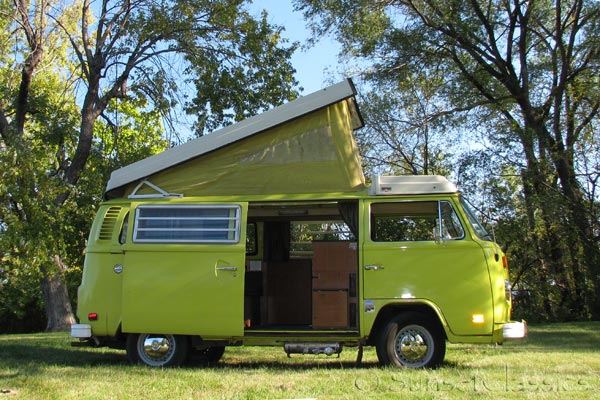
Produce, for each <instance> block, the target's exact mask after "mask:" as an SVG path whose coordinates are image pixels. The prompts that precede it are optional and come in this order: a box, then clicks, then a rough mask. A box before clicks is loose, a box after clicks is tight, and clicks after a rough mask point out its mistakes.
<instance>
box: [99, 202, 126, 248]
mask: <svg viewBox="0 0 600 400" xmlns="http://www.w3.org/2000/svg"><path fill="white" fill-rule="evenodd" d="M120 212H121V207H111V208H109V209H108V210H107V211H106V214H105V215H104V221H102V226H101V227H100V231H99V232H98V240H111V239H112V236H113V232H114V230H115V224H116V223H117V219H118V218H119V213H120Z"/></svg>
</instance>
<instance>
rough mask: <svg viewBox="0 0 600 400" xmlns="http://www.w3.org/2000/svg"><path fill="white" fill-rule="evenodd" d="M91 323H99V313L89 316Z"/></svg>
mask: <svg viewBox="0 0 600 400" xmlns="http://www.w3.org/2000/svg"><path fill="white" fill-rule="evenodd" d="M88 320H89V321H98V313H95V312H91V313H89V314H88Z"/></svg>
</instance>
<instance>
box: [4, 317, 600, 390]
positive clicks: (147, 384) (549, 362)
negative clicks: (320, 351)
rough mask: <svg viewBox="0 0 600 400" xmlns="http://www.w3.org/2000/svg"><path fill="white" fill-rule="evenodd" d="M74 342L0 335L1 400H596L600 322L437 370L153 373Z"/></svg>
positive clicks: (263, 360) (240, 359) (284, 365)
mask: <svg viewBox="0 0 600 400" xmlns="http://www.w3.org/2000/svg"><path fill="white" fill-rule="evenodd" d="M69 342H70V338H69V337H68V334H66V333H65V334H34V335H4V336H0V400H4V399H6V400H13V399H61V400H62V399H77V400H82V399H119V400H120V399H136V400H137V399H148V400H150V399H306V398H315V399H340V398H342V399H343V398H346V399H382V398H389V399H415V398H417V399H418V398H421V399H465V398H470V399H473V398H481V399H489V398H494V399H528V400H529V399H555V398H565V399H573V398H577V399H578V400H580V399H596V398H598V392H599V391H600V322H591V323H568V324H552V325H538V326H530V335H529V338H528V339H527V340H525V341H522V342H510V343H506V344H505V345H503V346H488V345H449V346H448V351H447V354H446V359H445V363H444V365H443V366H442V368H440V369H437V370H417V371H414V370H399V369H394V368H383V367H380V366H379V365H378V364H377V358H376V355H375V351H374V350H373V349H371V348H367V349H365V354H364V357H363V363H362V364H361V365H356V364H355V362H354V361H355V359H356V349H353V348H346V349H345V350H344V351H343V352H342V354H341V357H340V358H337V357H335V356H332V357H327V356H324V355H323V356H300V355H292V357H291V358H287V356H286V354H285V353H284V351H283V349H282V348H268V347H264V348H263V347H248V348H245V347H237V348H236V347H230V348H227V351H226V352H225V356H224V357H223V359H222V360H221V361H220V362H219V364H218V365H216V366H214V367H209V368H204V367H200V366H194V365H190V366H187V367H185V368H177V369H164V370H163V369H151V368H147V367H143V366H132V365H129V364H128V363H127V359H126V356H125V353H124V352H123V351H117V350H109V349H90V348H72V347H70V346H69Z"/></svg>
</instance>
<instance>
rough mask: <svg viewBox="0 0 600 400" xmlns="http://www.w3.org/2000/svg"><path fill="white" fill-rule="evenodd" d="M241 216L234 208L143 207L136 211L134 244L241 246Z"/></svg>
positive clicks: (193, 206) (216, 206) (225, 206)
mask: <svg viewBox="0 0 600 400" xmlns="http://www.w3.org/2000/svg"><path fill="white" fill-rule="evenodd" d="M240 214H241V210H240V207H238V206H234V205H232V206H229V205H141V206H139V207H138V208H137V209H136V211H135V222H134V230H133V241H134V242H138V243H237V242H238V241H239V238H240Z"/></svg>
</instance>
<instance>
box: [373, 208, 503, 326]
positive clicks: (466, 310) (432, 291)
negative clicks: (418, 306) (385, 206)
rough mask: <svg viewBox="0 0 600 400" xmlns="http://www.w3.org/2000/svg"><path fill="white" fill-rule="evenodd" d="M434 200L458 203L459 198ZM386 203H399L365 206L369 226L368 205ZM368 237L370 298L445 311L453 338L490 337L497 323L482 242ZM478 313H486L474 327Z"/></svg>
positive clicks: (468, 238) (442, 312) (443, 315)
mask: <svg viewBox="0 0 600 400" xmlns="http://www.w3.org/2000/svg"><path fill="white" fill-rule="evenodd" d="M422 199H423V198H418V199H417V198H413V199H411V200H422ZM435 199H436V200H438V199H439V200H448V201H452V200H457V198H456V197H454V198H439V197H438V198H435ZM386 201H388V202H397V201H398V200H397V199H390V200H388V199H376V200H373V201H368V202H366V204H365V213H364V215H365V216H364V217H363V221H364V224H368V223H369V221H368V219H369V217H368V212H367V211H368V206H369V205H370V204H371V203H374V202H377V203H382V202H386ZM453 205H454V208H455V210H458V209H460V208H459V207H458V204H457V202H453ZM464 225H465V226H466V224H464ZM364 236H366V235H363V246H362V270H363V274H364V278H363V285H364V291H363V294H364V298H365V299H377V300H383V301H380V302H379V303H380V304H383V305H385V304H386V303H398V302H401V301H402V299H404V300H408V299H416V300H421V301H422V302H425V303H428V304H434V305H435V306H436V307H437V308H438V309H439V310H441V314H442V317H443V319H444V320H445V322H446V324H447V327H448V329H449V332H450V333H451V334H453V335H456V336H462V335H491V333H492V326H493V322H494V315H493V302H492V291H491V288H490V278H489V274H488V266H487V263H486V260H485V258H484V254H483V250H482V248H481V245H480V244H479V243H478V242H477V241H474V240H472V239H471V237H470V236H467V237H465V238H464V239H460V240H446V241H440V242H435V241H423V242H374V241H372V240H371V239H370V238H369V237H364ZM365 266H377V269H369V270H365ZM382 267H383V268H382ZM385 300H387V301H385ZM375 312H377V310H375ZM475 314H478V315H483V316H484V322H483V323H477V324H474V323H473V321H472V319H473V315H475Z"/></svg>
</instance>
